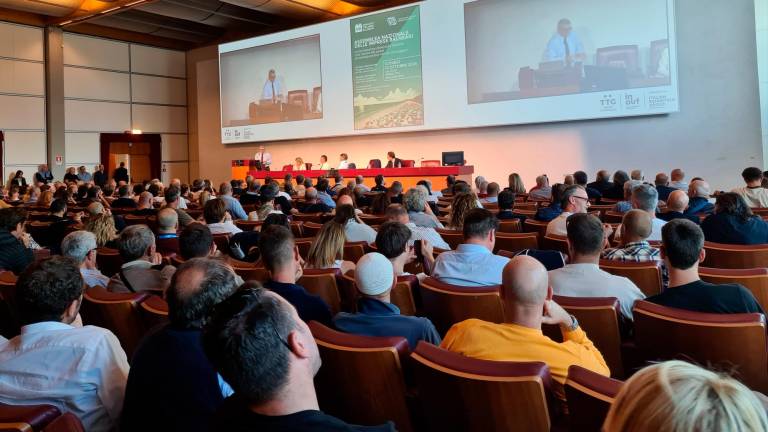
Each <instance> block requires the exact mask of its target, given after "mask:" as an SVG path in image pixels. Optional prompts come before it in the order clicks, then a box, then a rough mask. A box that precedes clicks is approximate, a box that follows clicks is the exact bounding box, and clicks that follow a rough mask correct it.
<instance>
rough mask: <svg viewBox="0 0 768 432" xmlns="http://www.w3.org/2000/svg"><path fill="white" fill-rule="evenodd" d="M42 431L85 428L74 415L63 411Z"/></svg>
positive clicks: (79, 431) (72, 431) (66, 431)
mask: <svg viewBox="0 0 768 432" xmlns="http://www.w3.org/2000/svg"><path fill="white" fill-rule="evenodd" d="M42 432H85V428H84V427H83V424H82V423H81V422H80V419H78V418H77V416H76V415H74V414H72V413H64V414H63V415H62V416H61V417H59V418H57V419H56V420H54V421H52V422H51V424H49V425H48V426H46V427H45V429H43V431H42Z"/></svg>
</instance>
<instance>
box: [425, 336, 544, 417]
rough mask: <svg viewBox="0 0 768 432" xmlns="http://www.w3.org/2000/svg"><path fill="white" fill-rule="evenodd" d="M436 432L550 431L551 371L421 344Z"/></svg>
mask: <svg viewBox="0 0 768 432" xmlns="http://www.w3.org/2000/svg"><path fill="white" fill-rule="evenodd" d="M411 359H412V360H413V364H414V375H415V378H416V385H417V387H418V391H419V400H420V401H421V408H422V410H421V412H422V413H424V417H425V420H426V423H427V429H428V430H432V431H466V432H494V431H499V432H501V431H549V430H550V418H549V407H548V404H547V392H548V389H549V387H550V385H551V377H550V374H549V368H548V367H547V365H546V364H544V363H542V362H525V363H517V362H504V361H487V360H478V359H473V358H469V357H464V356H462V355H459V354H456V353H452V352H450V351H446V350H444V349H441V348H438V347H436V346H434V345H430V344H428V343H426V342H419V345H418V346H417V347H416V350H415V351H414V352H413V354H412V355H411Z"/></svg>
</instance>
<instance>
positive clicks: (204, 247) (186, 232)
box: [179, 223, 216, 260]
mask: <svg viewBox="0 0 768 432" xmlns="http://www.w3.org/2000/svg"><path fill="white" fill-rule="evenodd" d="M179 255H180V256H181V258H182V259H183V260H191V259H192V258H205V257H208V256H211V257H213V256H215V255H216V242H214V241H213V234H211V230H210V228H208V225H204V224H201V223H193V224H189V225H187V226H186V227H185V228H184V229H183V230H182V231H181V234H180V235H179Z"/></svg>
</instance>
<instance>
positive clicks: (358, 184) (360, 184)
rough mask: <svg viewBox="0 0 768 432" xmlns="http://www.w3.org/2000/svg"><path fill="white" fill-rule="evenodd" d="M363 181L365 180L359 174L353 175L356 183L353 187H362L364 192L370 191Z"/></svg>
mask: <svg viewBox="0 0 768 432" xmlns="http://www.w3.org/2000/svg"><path fill="white" fill-rule="evenodd" d="M364 182H365V179H364V178H363V176H361V175H359V176H357V177H355V184H356V186H355V187H359V188H362V189H363V190H364V191H365V192H370V191H371V188H369V187H368V186H366V185H365V183H364Z"/></svg>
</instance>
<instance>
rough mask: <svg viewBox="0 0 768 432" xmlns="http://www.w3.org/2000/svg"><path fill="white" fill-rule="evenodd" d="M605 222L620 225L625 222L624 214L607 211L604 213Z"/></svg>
mask: <svg viewBox="0 0 768 432" xmlns="http://www.w3.org/2000/svg"><path fill="white" fill-rule="evenodd" d="M602 215H603V222H605V223H618V224H620V223H621V222H622V221H623V220H624V213H619V212H616V211H612V210H606V211H604V212H602Z"/></svg>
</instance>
